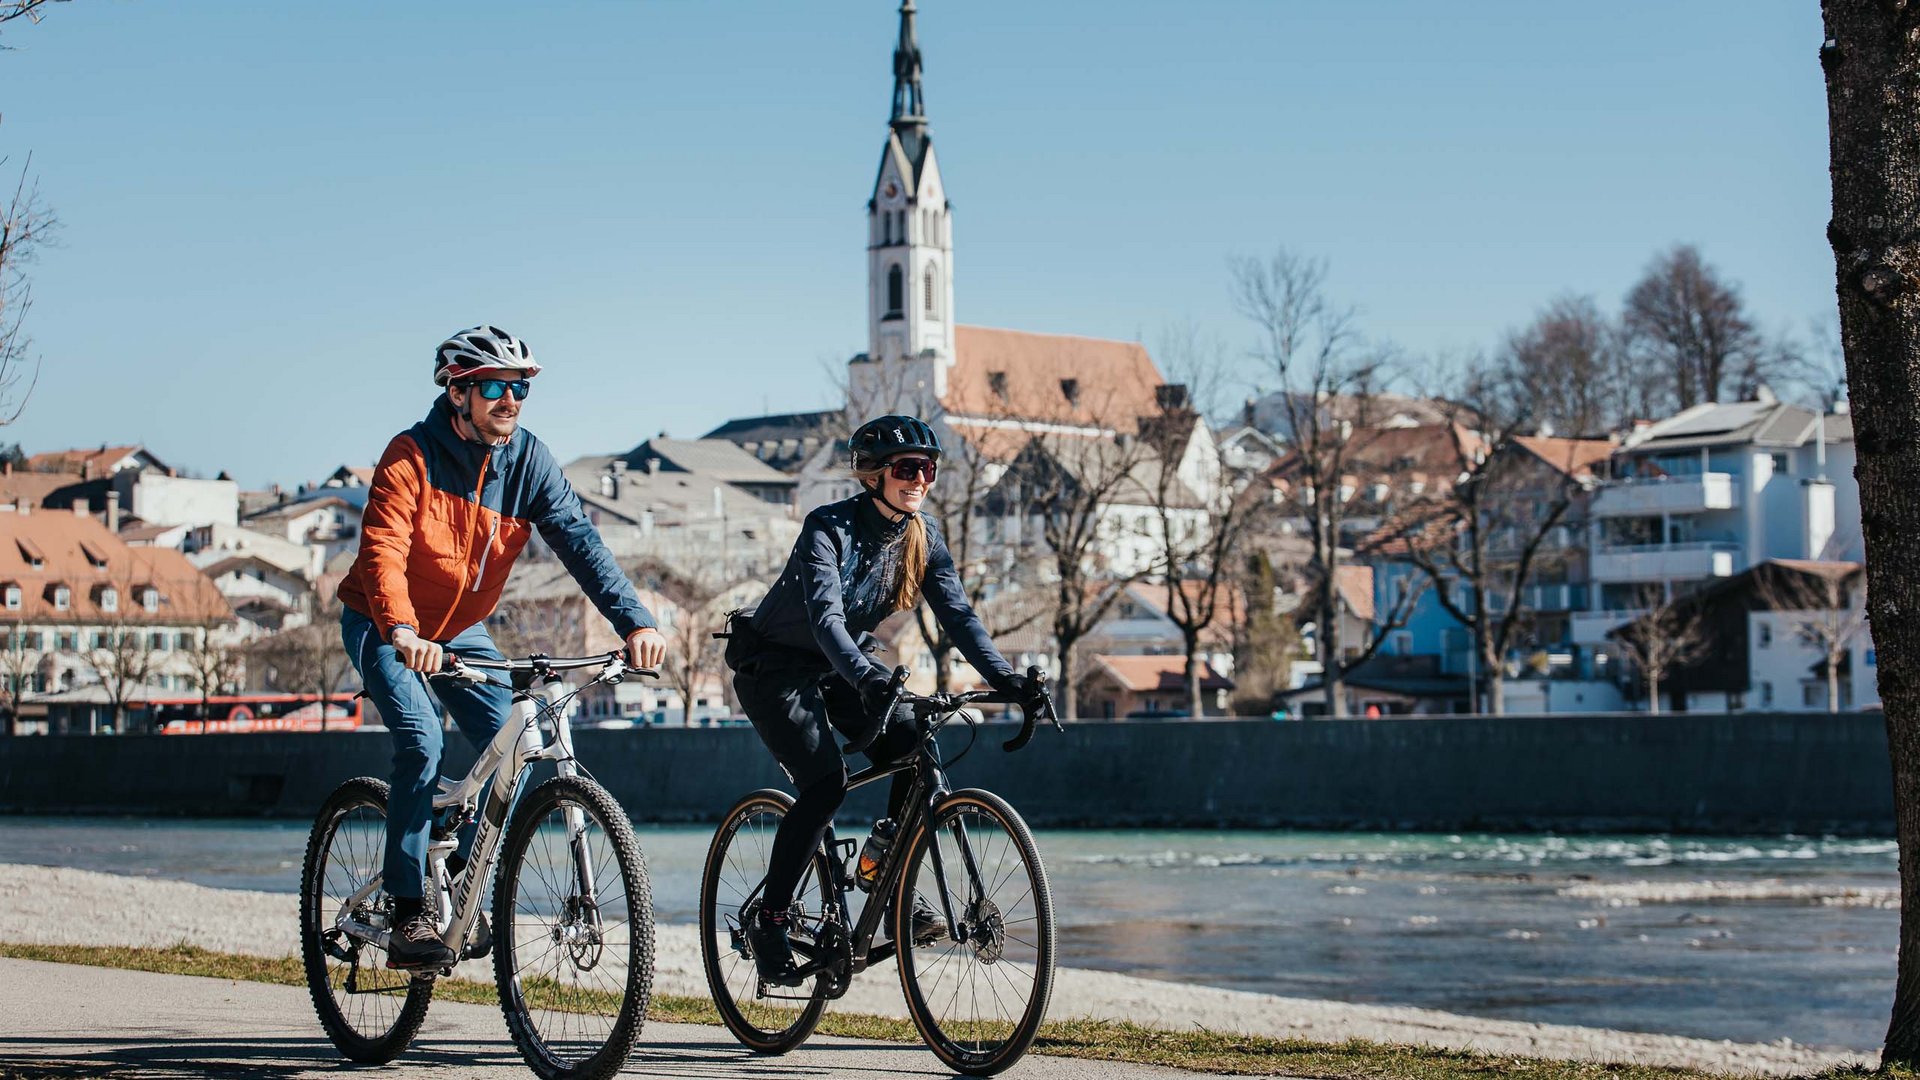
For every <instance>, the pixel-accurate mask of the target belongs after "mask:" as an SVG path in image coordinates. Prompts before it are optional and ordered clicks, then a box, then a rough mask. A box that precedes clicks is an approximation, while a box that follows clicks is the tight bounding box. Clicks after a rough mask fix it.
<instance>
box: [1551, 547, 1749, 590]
mask: <svg viewBox="0 0 1920 1080" xmlns="http://www.w3.org/2000/svg"><path fill="white" fill-rule="evenodd" d="M1739 560H1740V545H1739V544H1735V543H1729V542H1726V541H1720V540H1703V541H1697V542H1694V543H1685V544H1633V545H1624V546H1603V547H1599V548H1595V549H1594V552H1593V564H1592V570H1591V572H1590V575H1589V576H1591V577H1592V578H1593V579H1594V580H1595V581H1682V580H1689V579H1693V578H1707V577H1728V576H1731V575H1732V574H1733V572H1734V571H1735V570H1736V569H1737V568H1738V567H1737V563H1738V562H1739Z"/></svg>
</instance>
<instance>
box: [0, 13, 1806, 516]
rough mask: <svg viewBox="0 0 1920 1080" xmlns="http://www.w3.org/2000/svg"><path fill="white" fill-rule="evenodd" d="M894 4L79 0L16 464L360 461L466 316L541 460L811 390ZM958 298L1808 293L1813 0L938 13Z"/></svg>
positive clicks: (1429, 346) (1417, 299)
mask: <svg viewBox="0 0 1920 1080" xmlns="http://www.w3.org/2000/svg"><path fill="white" fill-rule="evenodd" d="M894 6H895V5H894V4H893V3H891V2H890V0H865V2H861V3H851V2H841V0H836V2H832V3H815V2H809V3H791V2H787V3H775V2H758V0H756V2H747V0H738V2H729V3H718V2H707V3H693V2H668V0H659V2H651V3H630V2H621V0H598V2H566V3H553V4H540V5H533V4H526V3H506V2H502V0H461V2H458V3H453V2H435V3H427V2H409V3H404V4H396V3H392V2H390V0H385V2H379V3H374V2H368V0H344V2H338V0H337V2H329V3H325V4H321V3H305V4H293V3H277V2H276V3H260V2H258V0H196V2H194V3H189V4H171V3H163V2H161V0H75V2H74V3H70V4H60V5H56V6H54V7H52V8H50V9H49V14H48V15H47V18H46V20H45V21H44V22H43V23H41V24H40V25H37V26H21V25H19V24H18V23H15V24H10V25H9V27H8V29H7V30H6V32H5V34H4V40H5V41H6V42H8V43H10V44H12V45H13V46H15V48H14V50H13V51H9V52H0V105H3V106H4V111H3V112H0V117H3V118H4V122H3V123H0V153H4V154H8V155H11V160H10V162H9V165H8V168H9V169H12V168H16V167H17V166H18V165H19V164H20V162H21V160H22V158H23V156H24V154H25V153H26V152H27V151H31V152H32V154H33V164H34V170H35V171H36V172H37V173H38V175H39V179H40V183H41V186H42V189H43V191H44V193H45V195H46V198H47V200H48V202H49V203H50V204H51V205H53V207H54V208H55V209H56V210H57V212H58V214H59V216H60V219H61V221H62V223H63V231H62V233H61V235H60V246H59V247H58V248H56V249H51V250H48V251H47V252H46V253H45V255H44V257H43V259H42V262H41V264H40V265H39V267H38V270H37V272H36V274H35V286H36V295H37V304H36V306H35V308H34V310H33V312H32V315H31V324H30V329H31V332H32V334H33V336H34V338H35V339H36V342H37V345H38V348H39V351H40V352H41V354H42V355H43V356H44V366H43V368H42V372H41V378H40V384H39V388H38V390H37V391H36V392H35V394H34V396H33V399H32V401H31V403H30V404H29V406H28V408H27V411H26V414H25V415H24V416H23V417H22V418H21V419H20V421H19V422H18V423H17V424H15V425H14V426H13V428H12V429H11V430H10V431H0V439H8V440H12V439H18V440H19V441H21V442H23V443H25V444H26V446H27V448H28V449H29V450H39V449H51V448H56V447H63V446H73V445H89V444H97V443H100V442H103V441H119V440H130V441H139V442H142V443H144V444H146V445H147V446H149V447H150V448H151V449H153V450H154V451H155V452H156V453H158V454H159V455H160V456H162V457H163V458H166V459H168V460H170V461H173V462H176V463H178V464H181V465H183V466H185V467H188V468H192V469H196V470H200V471H203V472H205V473H208V474H212V473H213V472H216V471H218V470H220V469H227V470H230V471H231V472H232V473H233V474H234V476H235V477H236V478H237V479H239V480H240V481H241V482H242V483H243V484H247V485H260V484H264V483H265V482H267V481H269V480H278V481H281V482H283V483H289V484H291V483H294V482H297V481H299V480H302V479H314V478H318V477H320V476H322V475H324V474H325V473H326V472H328V471H330V470H331V469H332V468H333V466H335V465H337V464H339V463H342V462H347V463H353V464H364V463H369V462H371V461H372V459H373V458H374V457H375V456H376V455H377V454H378V453H379V451H380V449H381V447H382V446H384V445H385V442H386V440H387V439H388V437H389V436H391V434H392V433H393V432H395V431H397V430H399V429H401V428H402V427H404V426H406V425H407V424H409V423H411V422H412V421H413V420H414V419H416V418H417V417H418V416H420V415H421V414H422V413H423V412H424V410H425V408H426V405H427V402H428V399H429V397H430V395H431V390H432V388H431V385H430V383H429V382H428V380H427V374H428V372H429V370H430V356H431V349H432V346H433V345H434V344H435V343H437V342H438V341H439V339H440V338H441V337H443V336H444V335H445V334H447V333H448V332H450V331H452V330H455V329H458V328H460V327H464V326H467V325H470V324H473V323H476V322H481V321H488V322H494V323H498V324H499V325H501V326H504V327H507V328H508V329H510V330H512V331H514V332H515V333H518V334H520V335H522V336H524V337H525V338H527V339H528V340H529V341H530V342H531V343H532V344H533V346H534V348H535V350H536V352H537V353H538V354H539V356H540V358H541V359H542V360H543V361H544V362H546V363H547V364H548V365H549V372H548V373H547V374H546V375H544V376H542V378H541V380H540V385H539V389H538V392H537V394H536V396H535V397H534V399H533V400H531V401H530V402H529V409H528V411H527V414H526V421H527V425H528V427H529V428H531V429H532V430H533V431H535V432H536V433H538V434H540V435H541V436H542V437H543V438H545V439H546V440H547V441H548V442H549V443H550V444H551V445H552V447H553V448H554V451H555V452H556V453H557V454H559V455H560V456H561V458H562V459H563V460H565V459H568V458H571V457H573V456H575V455H578V454H581V453H588V452H594V451H609V450H614V449H623V448H626V447H629V446H631V445H633V444H635V443H637V442H639V441H640V440H641V439H643V438H645V437H647V436H649V435H652V434H653V433H655V432H658V431H661V430H663V429H664V430H666V431H668V432H670V433H671V434H674V435H679V436H692V435H698V434H700V433H702V432H704V431H705V430H707V429H708V428H709V427H711V426H712V425H714V424H716V423H718V422H719V421H721V420H724V419H726V418H727V417H729V416H737V415H746V414H752V413H756V412H759V411H762V410H775V411H780V410H788V409H804V408H819V407H824V406H826V405H827V404H829V403H830V402H831V399H832V396H833V389H832V384H831V382H830V379H829V376H828V375H827V374H826V372H825V369H824V367H823V365H825V364H829V363H836V362H838V361H842V360H844V359H845V358H846V357H847V356H849V355H851V354H853V353H855V352H858V351H860V350H862V349H864V348H865V346H866V330H865V318H866V312H865V304H864V299H863V296H864V294H863V291H862V289H863V285H864V276H865V272H866V271H865V255H864V251H863V244H864V235H865V234H864V221H863V212H864V211H863V204H864V201H865V199H866V196H867V194H868V189H869V186H870V184H871V183H872V178H873V173H874V169H875V167H876V164H877V162H878V160H879V152H880V147H881V144H882V140H883V138H884V135H885V120H886V116H887V106H888V95H889V90H890V87H891V74H890V50H891V47H892V40H893V36H894V32H895V15H894V10H893V9H894ZM921 6H922V9H923V10H922V13H921V17H920V27H921V44H922V47H923V50H924V52H925V57H926V81H925V85H926V93H927V103H928V112H929V114H930V116H931V118H932V121H933V132H934V137H935V142H936V145H937V146H938V147H939V152H940V160H941V165H942V168H943V170H944V173H945V175H946V178H947V184H948V188H949V191H950V194H951V196H952V198H953V203H954V230H955V246H956V258H955V264H956V265H955V270H956V277H955V294H956V299H955V303H956V307H957V308H958V314H959V317H960V319H961V320H962V321H963V322H968V323H977V324H985V325H992V326H1005V327H1014V328H1019V329H1027V330H1042V331H1055V332H1066V333H1079V334H1088V335H1096V336H1107V337H1118V338H1129V339H1132V338H1138V339H1140V340H1144V341H1146V342H1147V343H1148V344H1149V345H1151V344H1153V343H1154V342H1155V340H1156V338H1157V336H1158V335H1159V334H1160V333H1161V332H1162V331H1163V328H1165V327H1166V326H1168V325H1169V324H1171V323H1174V322H1176V321H1180V320H1185V319H1191V320H1194V321H1195V322H1197V323H1199V324H1200V325H1202V326H1203V327H1206V328H1208V329H1210V330H1212V331H1214V332H1217V333H1219V334H1220V335H1222V336H1224V337H1226V338H1227V339H1228V340H1229V341H1232V342H1235V343H1236V345H1237V344H1238V343H1242V342H1244V341H1245V340H1246V339H1247V335H1246V333H1245V331H1244V328H1243V326H1242V325H1240V324H1239V323H1238V322H1237V320H1236V317H1235V315H1234V313H1233V311H1232V308H1231V306H1230V304H1229V302H1228V298H1227V274H1226V271H1225V261H1226V259H1227V257H1228V256H1230V255H1233V254H1236V253H1264V252H1268V251H1271V250H1272V249H1273V248H1274V247H1275V246H1276V245H1281V244H1285V245H1287V246H1289V247H1291V248H1292V249H1294V250H1296V251H1298V252H1301V253H1305V254H1309V255H1315V256H1324V257H1325V258H1327V259H1328V260H1329V261H1330V263H1331V265H1332V274H1331V279H1330V284H1331V287H1332V291H1333V292H1334V293H1335V294H1336V296H1337V297H1339V298H1341V299H1344V300H1346V301H1348V302H1351V303H1353V304H1356V305H1358V306H1359V307H1360V308H1361V309H1362V311H1363V312H1364V327H1365V329H1366V330H1367V331H1368V332H1369V333H1371V334H1373V335H1377V336H1379V337H1384V338H1390V339H1392V340H1394V341H1396V342H1398V343H1399V344H1400V346H1402V347H1403V348H1404V349H1406V350H1408V351H1410V352H1412V353H1414V354H1417V355H1424V354H1429V353H1433V352H1437V351H1440V350H1459V349H1465V348H1471V347H1474V346H1486V345H1489V344H1491V343H1492V342H1494V341H1496V340H1497V339H1498V338H1499V337H1500V336H1501V335H1502V334H1503V333H1504V331H1505V330H1506V329H1507V328H1509V327H1511V326H1514V325H1517V324H1519V323H1522V322H1524V321H1526V319H1527V318H1528V317H1529V315H1530V314H1531V313H1532V312H1533V311H1534V310H1535V309H1536V308H1537V307H1538V306H1539V305H1540V304H1541V303H1543V302H1544V301H1546V300H1547V299H1549V298H1550V297H1552V296H1553V295H1555V294H1556V293H1559V292H1561V291H1565V290H1576V291H1580V292H1589V293H1593V294H1595V295H1596V296H1597V297H1598V298H1599V299H1600V301H1601V303H1602V305H1603V306H1605V307H1607V308H1610V309H1611V308H1613V307H1615V306H1616V305H1617V304H1618V302H1619V299H1620V296H1621V294H1622V293H1623V292H1624V291H1625V289H1626V288H1627V287H1628V286H1629V285H1630V284H1631V282H1632V281H1633V279H1634V277H1635V276H1636V275H1637V274H1638V272H1639V271H1640V270H1641V268H1642V267H1643V266H1644V265H1645V264H1646V262H1647V260H1648V259H1649V258H1650V257H1651V256H1652V255H1653V254H1654V253H1655V252H1656V251H1658V250H1660V249H1662V248H1664V247H1666V246H1668V245H1670V244H1672V243H1674V242H1675V241H1688V242H1692V243H1695V244H1698V245H1699V246H1700V247H1701V248H1702V250H1703V251H1704V252H1705V253H1706V255H1707V257H1708V258H1709V260H1711V261H1712V262H1714V263H1716V264H1717V265H1718V266H1719V267H1721V268H1722V269H1723V270H1724V271H1725V272H1726V273H1727V274H1728V275H1729V276H1731V277H1732V278H1734V279H1736V280H1738V281H1739V282H1740V283H1741V284H1742V285H1743V287H1744V290H1745V293H1746V296H1747V298H1748V300H1749V301H1750V303H1751V305H1752V307H1753V308H1754V309H1755V311H1756V312H1757V313H1758V314H1759V315H1760V316H1761V318H1762V320H1763V321H1764V322H1765V323H1766V324H1767V325H1769V326H1779V327H1786V328H1791V329H1794V330H1796V331H1798V330H1802V329H1803V328H1804V327H1805V325H1806V324H1807V322H1808V321H1809V320H1810V319H1813V318H1816V317H1819V316H1822V315H1823V314H1824V313H1825V312H1827V311H1829V310H1830V309H1831V307H1832V305H1833V262H1832V258H1831V255H1830V254H1829V252H1828V250H1827V248H1826V246H1825V241H1824V239H1823V236H1822V232H1823V229H1824V226H1825V223H1826V220H1827V217H1828V212H1827V208H1828V203H1829V189H1828V184H1827V175H1826V164H1825V161H1826V124H1825V116H1826V112H1825V101H1824V96H1823V90H1822V86H1821V80H1820V70H1819V66H1818V64H1817V62H1816V58H1815V49H1816V47H1817V45H1818V43H1819V41H1820V37H1821V30H1820V25H1819V12H1818V5H1817V4H1816V3H1814V2H1813V0H1717V2H1705V0H1701V2H1682V3H1676V2H1673V0H1609V2H1608V3H1605V4H1581V5H1571V4H1568V5H1543V4H1538V3H1534V2H1521V0H1511V2H1488V0H1476V2H1475V3H1472V4H1434V3H1430V2H1420V0H1404V2H1380V3H1370V4H1355V3H1351V2H1348V0H1324V2H1317V0H1316V2H1307V0H1284V2H1283V0H1259V2H1254V0H1248V2H1240V3H1230V2H1225V0H1221V2H1213V0H1195V2H1192V3H1179V4H1172V3H1165V2H1145V0H1098V2H1095V0H1049V2H1048V3H1045V4H1035V3H1031V2H1022V3H1015V2H1006V0H966V2H965V3H961V2H959V0H923V3H922V5H921Z"/></svg>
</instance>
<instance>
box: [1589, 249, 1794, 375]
mask: <svg viewBox="0 0 1920 1080" xmlns="http://www.w3.org/2000/svg"><path fill="white" fill-rule="evenodd" d="M1621 325H1622V327H1623V328H1624V330H1625V332H1626V335H1627V341H1628V345H1629V348H1630V349H1631V350H1632V352H1633V354H1634V356H1635V357H1636V359H1637V360H1638V361H1639V364H1638V371H1637V374H1638V376H1639V377H1640V378H1642V379H1648V380H1651V379H1653V378H1655V377H1657V378H1658V379H1659V380H1660V383H1662V384H1664V389H1665V390H1667V391H1668V392H1670V393H1671V395H1672V396H1671V403H1672V405H1673V406H1675V407H1677V408H1681V409H1685V408H1689V407H1691V406H1693V405H1697V404H1699V403H1701V402H1704V401H1720V400H1722V395H1723V394H1725V393H1726V392H1727V391H1729V390H1734V391H1737V395H1738V397H1740V398H1743V399H1747V398H1751V397H1752V396H1753V394H1754V393H1755V392H1757V390H1758V388H1759V385H1760V383H1762V382H1764V381H1766V380H1769V379H1772V378H1775V377H1778V376H1781V375H1791V374H1794V373H1795V368H1796V367H1797V364H1798V357H1797V355H1796V354H1795V353H1794V351H1793V349H1792V348H1791V346H1790V345H1789V344H1788V343H1786V342H1784V341H1777V340H1769V339H1768V338H1767V337H1766V336H1765V335H1763V334H1762V333H1761V332H1760V331H1759V329H1758V328H1756V327H1755V326H1754V323H1753V320H1752V319H1751V318H1750V317H1749V316H1748V314H1747V311H1746V304H1745V301H1743V300H1742V299H1741V296H1740V289H1739V286H1737V285H1735V284H1733V283H1732V282H1728V281H1725V280H1723V279H1722V278H1721V276H1720V273H1719V271H1717V270H1715V269H1714V268H1713V267H1712V266H1711V265H1709V264H1708V263H1707V262H1706V260H1705V259H1703V258H1701V256H1700V252H1699V250H1698V249H1697V248H1695V247H1693V246H1692V245H1691V244H1677V245H1675V246H1674V247H1673V248H1671V249H1669V250H1668V251H1665V252H1663V253H1661V254H1660V255H1658V256H1656V257H1655V258H1654V260H1653V261H1652V262H1651V263H1649V264H1648V265H1647V269H1646V272H1645V273H1644V274H1643V275H1642V276H1641V278H1640V280H1639V282H1638V283H1636V284H1635V285H1634V287H1633V289H1632V290H1631V291H1629V292H1628V293H1627V301H1626V307H1625V310H1624V311H1623V312H1622V315H1621ZM1656 373H1657V375H1656Z"/></svg>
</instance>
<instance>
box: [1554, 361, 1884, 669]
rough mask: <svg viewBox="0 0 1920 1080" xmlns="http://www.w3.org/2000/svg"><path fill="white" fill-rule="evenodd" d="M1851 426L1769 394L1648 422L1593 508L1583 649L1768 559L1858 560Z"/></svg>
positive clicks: (1581, 622) (1577, 634) (1842, 417)
mask: <svg viewBox="0 0 1920 1080" xmlns="http://www.w3.org/2000/svg"><path fill="white" fill-rule="evenodd" d="M1853 463H1854V451H1853V423H1852V417H1851V416H1849V415H1848V414H1847V413H1845V412H1836V413H1825V414H1823V413H1821V412H1820V411H1818V410H1815V409H1809V408H1806V407H1804V406H1800V405H1791V404H1787V403H1784V402H1781V401H1778V400H1776V399H1774V398H1773V396H1772V395H1771V394H1763V395H1762V396H1761V397H1760V398H1759V399H1758V400H1755V401H1738V402H1718V403H1714V402H1709V403H1707V404H1703V405H1696V406H1694V407H1693V408H1690V409H1687V410H1685V411H1683V412H1681V413H1678V414H1677V415H1674V416H1672V417H1668V418H1667V419H1665V420H1661V421H1659V422H1657V423H1653V424H1649V425H1646V426H1644V427H1642V428H1641V429H1640V430H1638V431H1635V432H1634V433H1633V434H1632V435H1630V436H1629V437H1628V438H1627V440H1626V442H1625V444H1624V445H1623V446H1622V447H1621V448H1620V450H1619V451H1618V452H1617V453H1616V454H1615V455H1614V456H1613V460H1612V461H1611V463H1610V465H1611V467H1610V469H1609V479H1608V481H1607V483H1606V484H1605V485H1604V486H1603V488H1602V489H1601V490H1600V491H1598V492H1597V493H1596V494H1595V496H1594V498H1593V503H1592V506H1591V508H1590V510H1589V517H1590V519H1591V526H1590V535H1589V538H1588V543H1589V550H1590V553H1591V554H1590V559H1591V570H1590V573H1591V577H1592V581H1593V587H1592V588H1591V589H1590V590H1589V595H1588V600H1589V603H1588V605H1587V608H1586V610H1585V611H1584V612H1582V613H1580V614H1578V615H1576V616H1575V617H1574V619H1573V625H1572V638H1573V641H1574V642H1575V643H1577V644H1582V645H1603V644H1604V643H1605V641H1606V640H1607V633H1608V631H1610V630H1612V629H1614V628H1615V627H1617V626H1619V625H1621V624H1622V623H1624V622H1626V621H1628V620H1629V619H1631V618H1633V617H1634V616H1635V615H1636V614H1638V613H1639V612H1641V611H1644V610H1646V609H1647V608H1648V607H1649V605H1650V604H1651V603H1652V602H1654V601H1656V600H1661V599H1666V598H1671V597H1675V596H1679V595H1682V594H1684V593H1686V592H1688V591H1690V590H1693V589H1697V588H1700V587H1702V586H1704V585H1707V584H1709V583H1712V582H1713V581H1714V580H1715V579H1724V578H1728V577H1732V576H1733V575H1735V574H1738V573H1740V572H1741V571H1744V570H1746V569H1747V568H1749V567H1752V566H1755V565H1758V564H1759V563H1762V562H1765V561H1766V560H1768V559H1838V560H1854V561H1857V560H1859V559H1861V558H1863V555H1864V548H1863V541H1862V534H1861V531H1860V489H1859V486H1858V484H1856V483H1855V481H1854V478H1853Z"/></svg>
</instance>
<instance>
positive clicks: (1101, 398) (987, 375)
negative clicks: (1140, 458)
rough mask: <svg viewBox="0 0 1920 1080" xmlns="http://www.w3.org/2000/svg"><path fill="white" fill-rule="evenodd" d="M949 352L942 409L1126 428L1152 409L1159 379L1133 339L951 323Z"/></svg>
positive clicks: (1149, 361)
mask: <svg viewBox="0 0 1920 1080" xmlns="http://www.w3.org/2000/svg"><path fill="white" fill-rule="evenodd" d="M954 353H955V356H954V364H953V367H952V368H950V369H949V370H948V372H947V392H946V394H945V395H944V396H943V397H942V398H941V400H940V404H941V405H942V406H943V407H944V408H945V409H946V411H947V412H949V413H957V414H959V415H962V416H989V417H1008V418H1017V419H1021V420H1040V421H1047V422H1051V423H1058V424H1073V425H1076V426H1084V427H1104V428H1110V429H1113V430H1116V431H1125V432H1132V431H1133V430H1134V428H1135V426H1136V425H1137V424H1138V422H1139V420H1140V418H1141V417H1144V416H1150V415H1152V414H1154V413H1156V412H1158V411H1159V405H1158V402H1157V399H1156V396H1155V394H1156V390H1155V388H1156V387H1158V386H1160V385H1161V384H1162V383H1163V382H1165V380H1164V379H1162V378H1161V376H1160V369H1159V368H1157V367H1155V366H1154V363H1153V358H1152V357H1151V356H1149V355H1147V350H1146V347H1145V346H1143V345H1141V344H1139V343H1138V342H1132V341H1107V340H1103V339H1100V338H1087V337H1072V336H1068V335H1064V334H1035V333H1029V332H1026V331H1022V330H996V329H992V328H990V327H985V326H957V327H955V328H954ZM1065 380H1072V381H1073V382H1074V383H1075V388H1076V397H1075V398H1074V399H1073V400H1069V398H1068V397H1067V394H1066V392H1065V390H1064V389H1063V388H1062V385H1061V384H1062V382H1063V381H1065ZM1016 449H1017V448H1016Z"/></svg>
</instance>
